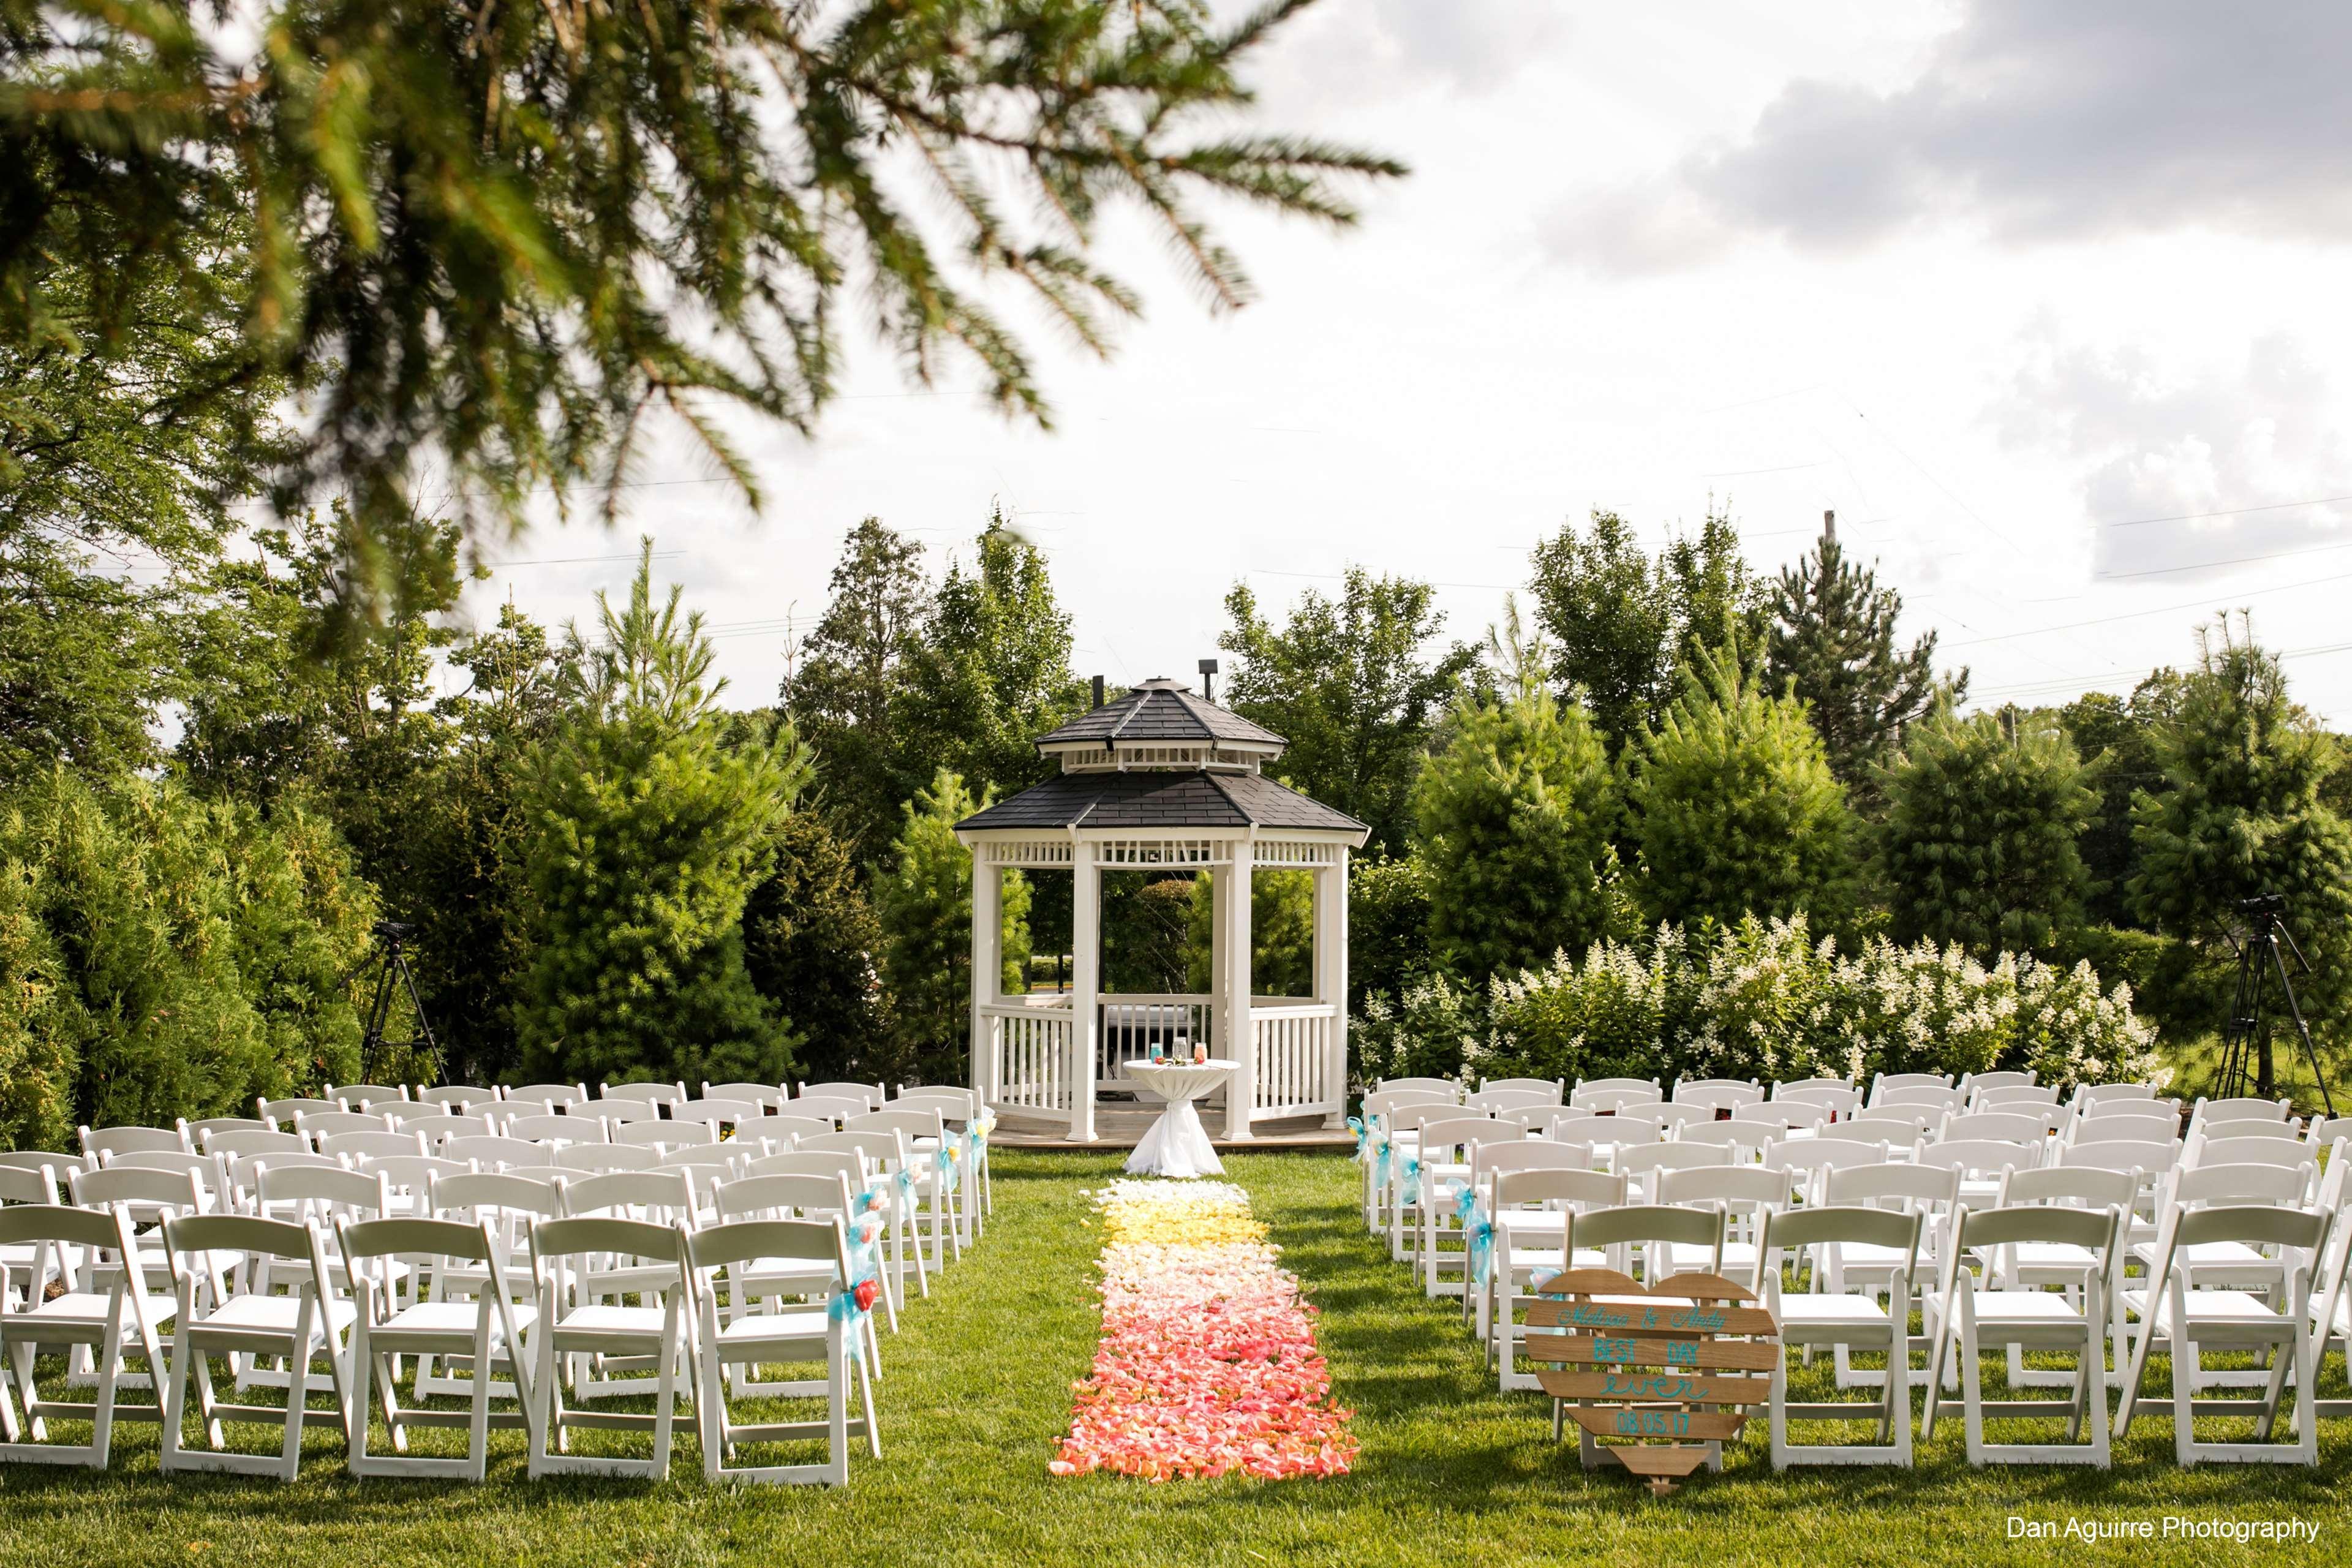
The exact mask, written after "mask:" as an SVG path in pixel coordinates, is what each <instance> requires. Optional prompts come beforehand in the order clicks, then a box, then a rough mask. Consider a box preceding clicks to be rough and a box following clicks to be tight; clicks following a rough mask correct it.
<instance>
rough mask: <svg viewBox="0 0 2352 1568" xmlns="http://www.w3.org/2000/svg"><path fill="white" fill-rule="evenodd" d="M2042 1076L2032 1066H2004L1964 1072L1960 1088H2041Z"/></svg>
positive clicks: (2053, 1090) (1971, 1089)
mask: <svg viewBox="0 0 2352 1568" xmlns="http://www.w3.org/2000/svg"><path fill="white" fill-rule="evenodd" d="M2041 1076H2042V1075H2041V1074H2040V1073H2039V1072H2037V1071H2035V1070H2033V1069H2032V1068H2025V1069H2023V1070H2022V1071H2020V1070H2018V1069H2015V1068H2002V1069H2000V1070H1999V1071H1995V1072H1964V1073H1962V1074H1961V1075H1960V1088H1962V1089H1967V1090H1970V1091H1974V1090H1978V1089H2039V1088H2040V1087H2041V1085H2040V1084H2039V1083H2038V1082H2037V1081H2036V1080H2037V1079H2040V1078H2041ZM2050 1092H2051V1093H2053V1094H2055V1093H2056V1092H2057V1090H2055V1089H2052V1090H2051V1091H2050Z"/></svg>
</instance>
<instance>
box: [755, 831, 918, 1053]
mask: <svg viewBox="0 0 2352 1568" xmlns="http://www.w3.org/2000/svg"><path fill="white" fill-rule="evenodd" d="M772 858H773V868H772V870H771V871H770V872H769V873H768V876H767V879H765V880H764V881H762V882H761V884H760V885H759V886H758V887H757V888H755V889H752V891H751V900H750V901H749V902H747V903H746V904H745V905H744V909H743V962H744V966H745V968H746V969H747V970H748V971H749V972H750V973H751V984H754V985H756V986H757V987H759V990H760V994H761V995H762V996H765V997H766V998H767V999H768V1001H769V1003H770V1004H771V1005H772V1006H774V1008H775V1009H776V1011H777V1012H778V1013H780V1014H789V1015H790V1016H791V1017H792V1021H793V1028H795V1029H796V1030H798V1031H799V1032H800V1033H801V1035H802V1036H803V1045H802V1047H801V1050H800V1069H801V1072H802V1073H803V1075H804V1076H805V1077H807V1078H809V1079H820V1080H848V1081H853V1082H861V1083H880V1082H886V1081H893V1080H895V1079H897V1075H898V1073H899V1071H900V1070H901V1068H902V1066H903V1064H902V1062H901V1061H900V1059H899V1057H900V1053H899V1047H898V1039H897V1021H896V1018H895V1016H894V1015H893V1013H892V1011H891V1006H890V996H889V993H888V992H887V990H885V989H884V987H883V984H882V975H881V964H882V954H883V950H884V946H885V943H884V940H883V935H882V926H881V922H880V921H878V920H877V919H876V918H875V914H874V906H873V903H872V901H871V900H868V899H867V898H866V886H865V883H864V881H863V879H860V877H859V876H858V874H857V863H856V860H855V859H853V858H851V856H850V852H849V846H848V844H847V843H846V842H845V840H844V839H843V838H842V837H841V836H840V834H838V833H837V832H835V830H834V828H833V826H832V824H831V823H829V822H828V821H827V820H826V819H825V817H824V815H823V814H821V813H818V812H814V811H796V812H794V813H793V814H792V816H788V817H786V818H785V819H784V821H783V822H782V824H781V825H780V826H778V827H777V829H776V832H775V836H774V840H773V844H772ZM899 1081H903V1080H899Z"/></svg>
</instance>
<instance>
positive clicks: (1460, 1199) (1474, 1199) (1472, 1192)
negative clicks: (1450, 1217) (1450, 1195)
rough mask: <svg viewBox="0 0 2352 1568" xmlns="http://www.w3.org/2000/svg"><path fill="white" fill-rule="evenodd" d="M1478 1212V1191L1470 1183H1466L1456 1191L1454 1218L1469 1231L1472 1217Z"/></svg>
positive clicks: (1455, 1189)
mask: <svg viewBox="0 0 2352 1568" xmlns="http://www.w3.org/2000/svg"><path fill="white" fill-rule="evenodd" d="M1477 1212H1478V1189H1477V1188H1476V1187H1475V1186H1473V1185H1471V1184H1469V1183H1468V1182H1464V1183H1463V1184H1461V1185H1460V1186H1458V1187H1456V1188H1454V1218H1455V1219H1457V1220H1460V1221H1461V1222H1462V1225H1463V1228H1465V1229H1467V1228H1469V1225H1470V1216H1471V1215H1474V1214H1475V1213H1477Z"/></svg>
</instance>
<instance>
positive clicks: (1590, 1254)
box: [1511, 1247, 1609, 1274]
mask: <svg viewBox="0 0 2352 1568" xmlns="http://www.w3.org/2000/svg"><path fill="white" fill-rule="evenodd" d="M1608 1264H1609V1258H1608V1254H1606V1253H1604V1252H1602V1251H1601V1248H1599V1247H1578V1248H1577V1249H1576V1266H1577V1267H1578V1268H1607V1267H1608ZM1511 1268H1512V1270H1513V1271H1514V1272H1516V1273H1521V1274H1524V1273H1527V1272H1528V1271H1530V1270H1532V1269H1537V1268H1559V1247H1513V1248H1511Z"/></svg>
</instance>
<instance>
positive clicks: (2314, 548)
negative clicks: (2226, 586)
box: [2098, 541, 2352, 582]
mask: <svg viewBox="0 0 2352 1568" xmlns="http://www.w3.org/2000/svg"><path fill="white" fill-rule="evenodd" d="M2328 550H2352V541H2347V542H2345V543H2342V544H2307V545H2305V546H2304V547H2303V548H2301V549H2299V550H2273V551H2269V552H2265V553H2263V554H2261V555H2240V556H2237V557H2234V558H2233V559H2231V560H2228V561H2198V562H2193V563H2190V564H2189V565H2187V566H2151V567H2149V568H2147V570H2146V571H2144V572H2102V573H2100V574H2098V575H2099V578H2100V580H2101V581H2102V582H2116V581H2119V580H2121V579H2123V578H2126V577H2168V576H2171V575H2172V574H2175V573H2179V572H2211V571H2218V570H2220V569H2221V567H2224V566H2248V565H2252V563H2255V562H2257V561H2283V560H2284V559H2285V558H2286V557H2288V556H2290V555H2317V554H2319V553H2320V552H2323V551H2328Z"/></svg>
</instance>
